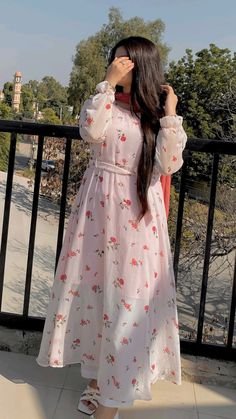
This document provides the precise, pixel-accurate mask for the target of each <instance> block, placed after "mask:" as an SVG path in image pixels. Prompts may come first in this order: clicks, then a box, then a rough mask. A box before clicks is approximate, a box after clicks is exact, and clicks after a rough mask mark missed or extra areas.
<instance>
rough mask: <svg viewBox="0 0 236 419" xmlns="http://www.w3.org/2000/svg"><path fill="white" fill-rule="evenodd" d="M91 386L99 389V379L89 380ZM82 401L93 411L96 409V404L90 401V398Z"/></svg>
mask: <svg viewBox="0 0 236 419" xmlns="http://www.w3.org/2000/svg"><path fill="white" fill-rule="evenodd" d="M89 386H90V387H92V388H95V389H98V386H97V380H95V379H92V380H91V381H90V382H89ZM81 402H82V403H83V404H85V406H87V407H88V408H89V410H91V412H92V411H93V410H94V408H96V406H95V405H94V404H93V403H92V402H91V401H89V400H81Z"/></svg>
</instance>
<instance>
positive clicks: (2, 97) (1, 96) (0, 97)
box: [0, 90, 5, 102]
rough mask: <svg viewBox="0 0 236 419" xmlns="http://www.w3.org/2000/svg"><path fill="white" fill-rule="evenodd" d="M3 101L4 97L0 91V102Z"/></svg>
mask: <svg viewBox="0 0 236 419" xmlns="http://www.w3.org/2000/svg"><path fill="white" fill-rule="evenodd" d="M4 99H5V95H4V93H3V91H2V90H0V102H2V101H3V100H4Z"/></svg>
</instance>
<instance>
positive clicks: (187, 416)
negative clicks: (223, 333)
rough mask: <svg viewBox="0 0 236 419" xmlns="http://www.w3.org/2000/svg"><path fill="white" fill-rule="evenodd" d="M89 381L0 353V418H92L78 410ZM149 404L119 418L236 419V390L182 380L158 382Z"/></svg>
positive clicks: (69, 369)
mask: <svg viewBox="0 0 236 419" xmlns="http://www.w3.org/2000/svg"><path fill="white" fill-rule="evenodd" d="M88 381H89V380H87V379H84V378H83V377H81V376H80V365H79V364H75V365H68V366H66V367H64V368H51V367H48V368H43V367H40V366H39V365H38V364H37V363H36V360H35V357H34V356H30V355H23V354H19V353H12V352H5V351H0V412H1V413H0V417H1V419H29V418H30V419H65V418H68V419H74V418H77V419H89V416H88V415H85V414H82V413H80V412H78V411H77V410H76V407H77V403H78V400H79V397H80V394H81V392H82V390H83V389H84V387H85V386H86V384H87V383H88ZM152 397H153V399H152V400H151V401H136V402H135V403H134V406H133V407H132V408H129V409H125V408H123V409H120V419H143V418H144V417H145V419H154V418H155V419H172V418H173V419H198V418H199V419H211V418H231V419H235V418H236V389H234V388H226V387H223V386H214V385H203V384H197V383H191V382H187V381H182V385H181V386H177V385H175V384H173V383H170V382H167V381H157V383H156V384H154V385H153V386H152Z"/></svg>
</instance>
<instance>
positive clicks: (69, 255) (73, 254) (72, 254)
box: [67, 250, 76, 257]
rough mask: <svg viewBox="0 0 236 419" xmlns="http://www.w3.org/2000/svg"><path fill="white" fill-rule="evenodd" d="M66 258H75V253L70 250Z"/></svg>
mask: <svg viewBox="0 0 236 419" xmlns="http://www.w3.org/2000/svg"><path fill="white" fill-rule="evenodd" d="M67 256H68V257H73V256H76V252H74V251H73V250H70V251H69V252H68V253H67Z"/></svg>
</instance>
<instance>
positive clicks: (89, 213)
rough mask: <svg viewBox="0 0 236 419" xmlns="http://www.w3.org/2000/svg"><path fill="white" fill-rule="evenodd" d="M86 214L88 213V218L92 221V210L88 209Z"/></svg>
mask: <svg viewBox="0 0 236 419" xmlns="http://www.w3.org/2000/svg"><path fill="white" fill-rule="evenodd" d="M85 215H86V217H87V218H88V219H90V221H93V218H92V211H90V210H88V211H86V213H85Z"/></svg>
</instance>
